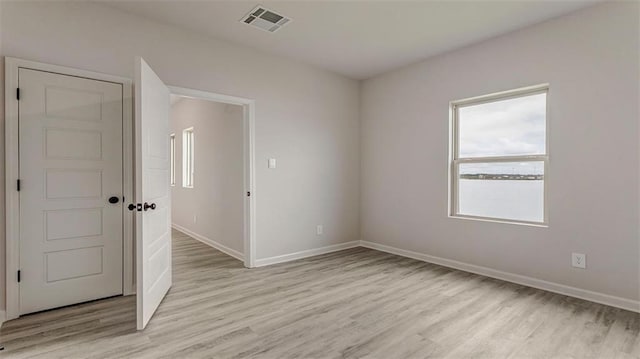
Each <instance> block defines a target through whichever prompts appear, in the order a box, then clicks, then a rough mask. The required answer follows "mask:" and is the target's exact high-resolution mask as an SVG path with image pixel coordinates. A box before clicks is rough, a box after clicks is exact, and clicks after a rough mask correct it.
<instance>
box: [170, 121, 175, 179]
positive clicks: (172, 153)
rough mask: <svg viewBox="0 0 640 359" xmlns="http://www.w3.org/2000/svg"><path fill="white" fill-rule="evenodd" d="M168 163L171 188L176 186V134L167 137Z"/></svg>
mask: <svg viewBox="0 0 640 359" xmlns="http://www.w3.org/2000/svg"><path fill="white" fill-rule="evenodd" d="M169 161H170V166H169V170H170V173H171V175H170V181H171V182H170V183H171V185H172V186H175V185H176V134H175V133H172V134H171V135H170V136H169Z"/></svg>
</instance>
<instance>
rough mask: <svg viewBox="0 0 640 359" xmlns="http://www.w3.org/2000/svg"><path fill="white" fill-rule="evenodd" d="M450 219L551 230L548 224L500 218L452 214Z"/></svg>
mask: <svg viewBox="0 0 640 359" xmlns="http://www.w3.org/2000/svg"><path fill="white" fill-rule="evenodd" d="M448 217H449V218H454V219H463V220H471V221H478V222H490V223H503V224H515V225H519V226H527V227H539V228H549V224H548V223H546V222H524V221H516V220H508V219H499V218H488V217H475V216H465V215H461V214H456V215H451V214H450V215H449V216H448Z"/></svg>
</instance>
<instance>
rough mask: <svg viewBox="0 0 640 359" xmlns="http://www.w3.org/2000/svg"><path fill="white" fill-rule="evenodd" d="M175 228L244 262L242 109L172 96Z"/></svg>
mask: <svg viewBox="0 0 640 359" xmlns="http://www.w3.org/2000/svg"><path fill="white" fill-rule="evenodd" d="M170 132H171V135H170V142H171V144H170V149H171V150H170V153H171V167H170V168H171V176H170V177H171V196H172V198H171V206H172V213H171V219H172V227H173V228H174V230H177V231H179V232H182V233H183V234H186V235H188V236H190V237H191V238H194V239H196V240H199V241H201V242H203V243H205V244H208V245H209V246H211V247H214V248H216V249H218V250H219V251H221V252H223V253H225V254H227V255H230V256H232V257H234V258H236V259H238V260H240V261H244V211H243V203H244V201H245V197H246V194H245V187H244V179H243V178H244V174H243V171H244V166H243V151H244V149H243V107H242V106H240V105H235V104H226V103H221V102H216V101H210V100H203V99H198V98H189V97H183V96H177V95H172V96H171V110H170Z"/></svg>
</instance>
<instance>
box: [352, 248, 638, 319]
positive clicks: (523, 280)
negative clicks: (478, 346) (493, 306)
mask: <svg viewBox="0 0 640 359" xmlns="http://www.w3.org/2000/svg"><path fill="white" fill-rule="evenodd" d="M360 245H361V246H362V247H365V248H370V249H375V250H378V251H382V252H387V253H391V254H396V255H399V256H402V257H408V258H413V259H417V260H420V261H423V262H429V263H433V264H438V265H441V266H444V267H449V268H454V269H458V270H461V271H465V272H471V273H475V274H480V275H483V276H486V277H491V278H496V279H500V280H504V281H507V282H512V283H516V284H521V285H524V286H527V287H533V288H537V289H542V290H546V291H549V292H553V293H558V294H563V295H567V296H570V297H575V298H579V299H584V300H588V301H591V302H596V303H600V304H605V305H609V306H612V307H616V308H622V309H625V310H629V311H632V312H639V313H640V301H637V300H632V299H626V298H620V297H616V296H612V295H608V294H603V293H598V292H593V291H590V290H586V289H580V288H576V287H570V286H567V285H564V284H559V283H553V282H548V281H545V280H541V279H536V278H531V277H527V276H523V275H519V274H513V273H508V272H503V271H499V270H495V269H491V268H487V267H482V266H477V265H474V264H468V263H463V262H458V261H454V260H451V259H446V258H441V257H435V256H430V255H428V254H422V253H418V252H413V251H408V250H405V249H399V248H395V247H391V246H387V245H383V244H378V243H373V242H368V241H360Z"/></svg>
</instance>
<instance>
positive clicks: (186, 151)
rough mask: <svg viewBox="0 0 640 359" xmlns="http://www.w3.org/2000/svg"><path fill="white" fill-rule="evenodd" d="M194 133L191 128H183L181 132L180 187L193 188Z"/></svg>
mask: <svg viewBox="0 0 640 359" xmlns="http://www.w3.org/2000/svg"><path fill="white" fill-rule="evenodd" d="M194 139H195V133H194V131H193V127H189V128H185V129H184V130H183V131H182V187H183V188H193V182H194V181H193V179H194V173H195V172H194V168H193V165H194V163H195V153H194V149H195V145H194Z"/></svg>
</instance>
